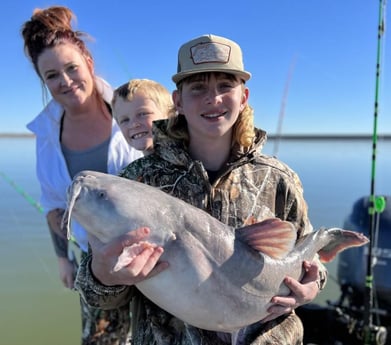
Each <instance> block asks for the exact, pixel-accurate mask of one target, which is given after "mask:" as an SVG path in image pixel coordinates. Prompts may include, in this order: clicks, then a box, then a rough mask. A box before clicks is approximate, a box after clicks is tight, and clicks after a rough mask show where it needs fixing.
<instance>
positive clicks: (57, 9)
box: [21, 6, 103, 104]
mask: <svg viewBox="0 0 391 345" xmlns="http://www.w3.org/2000/svg"><path fill="white" fill-rule="evenodd" d="M72 21H74V22H75V21H76V16H75V15H74V14H73V12H72V11H71V10H70V9H69V8H67V7H64V6H52V7H48V8H46V9H39V8H37V9H35V10H34V11H33V15H32V17H31V18H30V20H28V21H26V22H25V23H24V24H23V26H22V29H21V33H22V36H23V40H24V52H25V54H26V55H27V57H28V58H29V59H30V61H31V63H32V64H33V66H34V69H35V71H36V73H37V75H38V76H39V78H40V79H41V82H42V86H43V90H44V98H46V97H45V95H46V91H47V90H46V88H45V87H44V86H45V82H44V80H43V78H42V76H41V74H40V73H39V69H38V59H39V57H40V55H41V54H42V53H43V51H44V50H45V49H48V48H49V49H50V48H53V47H56V46H58V45H60V44H65V43H69V44H72V45H74V46H75V47H77V48H78V49H79V51H80V54H81V55H82V56H83V57H84V59H85V60H86V61H87V60H88V59H90V60H91V61H92V62H93V61H94V59H93V57H92V55H91V53H90V51H89V50H88V48H87V46H86V44H85V42H84V40H83V38H90V36H89V35H87V34H86V33H84V32H81V31H77V30H76V31H74V30H73V29H72ZM94 95H95V97H96V98H97V100H98V102H101V103H102V102H103V98H102V96H101V95H100V93H99V92H97V87H96V84H95V85H94ZM102 104H103V103H102Z"/></svg>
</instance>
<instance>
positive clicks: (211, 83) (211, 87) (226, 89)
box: [173, 73, 248, 140]
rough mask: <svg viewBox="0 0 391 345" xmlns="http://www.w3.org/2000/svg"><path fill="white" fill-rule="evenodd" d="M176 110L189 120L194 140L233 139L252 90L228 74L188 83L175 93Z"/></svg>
mask: <svg viewBox="0 0 391 345" xmlns="http://www.w3.org/2000/svg"><path fill="white" fill-rule="evenodd" d="M173 99H174V102H175V105H176V109H177V110H178V112H179V113H180V114H183V115H184V116H185V117H186V120H187V125H188V130H189V133H190V138H191V140H193V139H195V138H197V139H201V138H204V139H206V138H210V139H215V138H218V137H222V136H227V135H229V136H230V135H231V133H232V127H233V125H234V124H235V122H236V120H237V119H238V117H239V114H240V112H241V111H242V110H243V109H244V107H245V105H246V103H247V99H248V89H247V88H244V87H243V84H242V83H241V82H240V81H239V80H236V79H232V78H230V76H227V75H225V74H213V73H212V74H210V75H209V77H208V78H199V79H198V78H197V79H191V80H189V81H184V83H183V85H182V91H181V92H180V93H179V91H175V92H174V94H173Z"/></svg>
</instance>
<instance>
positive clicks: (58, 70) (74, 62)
mask: <svg viewBox="0 0 391 345" xmlns="http://www.w3.org/2000/svg"><path fill="white" fill-rule="evenodd" d="M38 70H39V73H40V75H41V77H42V79H43V81H44V82H45V84H46V86H47V87H48V89H49V91H50V93H51V95H52V97H53V98H54V99H55V100H56V101H57V102H58V103H60V104H61V105H63V107H64V108H65V109H67V108H69V109H71V108H77V107H80V106H81V105H83V104H85V102H86V101H87V100H88V99H89V98H90V96H91V95H92V94H93V90H94V78H93V63H92V61H91V60H90V59H86V58H85V57H84V56H83V55H82V54H81V52H80V50H79V49H78V48H77V47H76V46H74V45H72V44H70V43H64V44H59V45H57V46H55V47H53V48H47V49H46V50H44V51H43V53H42V54H41V55H40V57H39V58H38Z"/></svg>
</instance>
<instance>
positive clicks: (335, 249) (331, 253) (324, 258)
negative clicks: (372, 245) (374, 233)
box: [318, 228, 369, 263]
mask: <svg viewBox="0 0 391 345" xmlns="http://www.w3.org/2000/svg"><path fill="white" fill-rule="evenodd" d="M328 231H330V232H332V233H333V237H334V238H335V239H334V240H332V241H330V242H329V243H328V244H327V245H326V246H325V247H323V248H322V249H320V250H319V251H318V255H319V259H320V261H321V262H323V263H327V262H330V261H332V260H333V259H334V258H335V257H336V256H337V254H338V253H340V252H342V251H343V250H345V249H347V248H351V247H360V246H362V245H364V244H366V243H368V242H369V239H368V238H367V237H366V236H365V235H363V234H361V233H359V232H355V231H351V230H342V231H341V229H338V228H336V229H329V230H328Z"/></svg>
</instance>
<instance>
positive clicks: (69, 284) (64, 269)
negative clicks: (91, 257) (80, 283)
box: [58, 257, 75, 289]
mask: <svg viewBox="0 0 391 345" xmlns="http://www.w3.org/2000/svg"><path fill="white" fill-rule="evenodd" d="M58 271H59V273H60V279H61V281H62V283H63V284H64V286H65V287H66V288H68V289H73V288H74V282H75V264H74V263H73V262H72V261H70V260H69V259H68V258H63V257H59V258H58Z"/></svg>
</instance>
